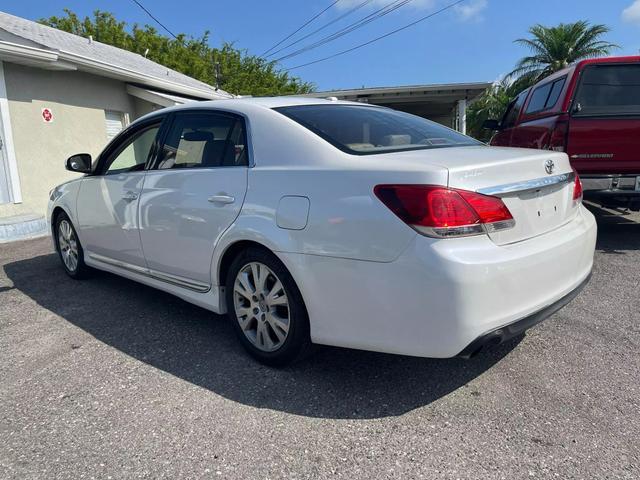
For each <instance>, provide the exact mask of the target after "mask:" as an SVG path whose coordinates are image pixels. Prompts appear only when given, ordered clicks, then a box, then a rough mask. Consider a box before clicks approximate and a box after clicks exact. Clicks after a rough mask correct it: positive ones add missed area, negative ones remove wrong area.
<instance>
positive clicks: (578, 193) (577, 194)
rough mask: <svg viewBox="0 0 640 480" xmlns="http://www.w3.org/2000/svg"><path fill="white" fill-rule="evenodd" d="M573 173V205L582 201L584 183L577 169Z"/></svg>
mask: <svg viewBox="0 0 640 480" xmlns="http://www.w3.org/2000/svg"><path fill="white" fill-rule="evenodd" d="M573 173H574V174H575V178H574V180H573V203H574V204H576V203H580V202H581V201H582V182H581V181H580V177H579V176H578V172H577V171H576V169H575V168H574V169H573Z"/></svg>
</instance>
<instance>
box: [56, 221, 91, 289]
mask: <svg viewBox="0 0 640 480" xmlns="http://www.w3.org/2000/svg"><path fill="white" fill-rule="evenodd" d="M54 228H55V232H54V238H55V242H56V246H57V247H58V248H57V250H58V255H59V256H60V260H61V261H62V266H63V267H64V270H65V271H66V272H67V275H69V276H70V277H72V278H75V279H79V278H83V277H85V276H86V275H87V274H88V273H89V267H87V266H86V265H85V263H84V252H83V250H82V245H81V244H80V240H79V239H78V234H77V233H76V230H75V228H74V227H73V224H72V223H71V220H70V219H69V217H68V216H67V214H66V213H60V214H58V216H57V217H56V221H55V227H54Z"/></svg>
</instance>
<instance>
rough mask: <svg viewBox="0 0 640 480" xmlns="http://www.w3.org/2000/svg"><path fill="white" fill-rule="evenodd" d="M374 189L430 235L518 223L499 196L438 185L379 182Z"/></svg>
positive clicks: (408, 221) (402, 216) (482, 230)
mask: <svg viewBox="0 0 640 480" xmlns="http://www.w3.org/2000/svg"><path fill="white" fill-rule="evenodd" d="M374 193H375V194H376V196H377V197H378V198H379V199H380V200H381V201H382V203H384V204H385V205H386V206H387V207H388V208H389V209H390V210H391V211H392V212H393V213H395V214H396V215H397V216H398V217H399V218H400V219H401V220H402V221H403V222H405V223H406V224H407V225H409V226H411V227H412V228H414V229H415V230H417V231H418V232H420V233H422V234H423V235H428V236H430V237H439V238H444V237H459V236H465V235H479V234H483V233H487V232H494V231H497V230H503V229H506V228H511V227H513V226H514V225H515V220H514V219H513V217H512V216H511V212H509V209H508V208H507V206H506V205H505V204H504V202H503V201H502V200H501V199H499V198H498V197H492V196H489V195H481V194H479V193H475V192H469V191H467V190H458V189H454V188H446V187H441V186H436V185H378V186H376V187H375V189H374Z"/></svg>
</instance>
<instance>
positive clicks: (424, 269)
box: [48, 97, 596, 365]
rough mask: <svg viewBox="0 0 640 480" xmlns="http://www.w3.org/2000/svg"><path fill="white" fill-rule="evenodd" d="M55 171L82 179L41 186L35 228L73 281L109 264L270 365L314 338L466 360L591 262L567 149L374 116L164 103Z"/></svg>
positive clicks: (567, 292)
mask: <svg viewBox="0 0 640 480" xmlns="http://www.w3.org/2000/svg"><path fill="white" fill-rule="evenodd" d="M67 169H69V170H71V171H73V172H78V173H82V174H84V175H82V176H81V177H79V178H77V179H75V180H72V181H70V182H68V183H65V184H63V185H60V186H58V187H56V188H55V189H54V190H53V191H52V192H51V200H50V204H49V210H48V218H49V219H50V223H51V227H52V232H53V241H54V245H55V248H56V250H57V252H58V253H59V255H60V258H61V260H62V265H63V267H64V269H65V270H66V272H67V273H68V274H69V275H70V276H71V277H73V278H82V277H85V276H86V274H87V273H88V272H89V271H90V270H91V269H99V270H105V271H108V272H112V273H115V274H117V275H121V276H123V277H127V278H129V279H132V280H135V281H138V282H140V283H144V284H146V285H150V286H152V287H155V288H158V289H161V290H164V291H167V292H170V293H172V294H174V295H177V296H178V297H180V298H183V299H184V300H186V301H188V302H191V303H194V304H196V305H199V306H201V307H203V308H206V309H209V310H211V311H213V312H216V313H225V312H226V313H227V314H228V316H229V319H230V321H231V322H232V324H233V326H234V329H235V330H236V332H237V334H238V338H239V340H240V342H241V343H242V345H243V346H244V347H245V348H246V350H247V351H248V352H249V353H250V354H251V355H252V356H254V357H255V358H257V359H258V360H260V361H262V362H264V363H267V364H271V365H283V364H286V363H288V362H291V361H292V360H294V359H296V358H298V357H299V356H300V355H302V354H303V353H304V352H305V351H306V350H307V349H308V347H309V346H310V345H311V344H312V343H316V344H325V345H335V346H341V347H350V348H356V349H365V350H374V351H380V352H389V353H396V354H405V355H414V356H426V357H440V358H443V357H453V356H463V357H469V356H471V355H473V354H474V353H476V352H477V351H479V350H480V349H482V348H483V347H484V346H486V345H488V344H495V343H500V342H502V341H504V340H506V339H509V338H511V337H514V336H516V335H519V334H521V333H522V332H524V331H525V330H526V329H527V328H529V327H531V326H532V325H534V324H536V323H538V322H540V321H541V320H543V319H544V318H546V317H548V316H549V315H551V314H552V313H554V312H555V311H557V310H558V309H559V308H561V307H562V306H563V305H565V304H566V303H567V302H569V301H570V300H571V299H572V298H573V297H574V296H575V295H576V294H577V293H578V292H579V290H580V289H581V287H582V286H583V285H584V284H585V283H586V282H587V281H588V278H589V275H590V272H591V268H592V263H593V254H594V248H595V240H596V224H595V221H594V218H593V216H592V215H591V214H590V213H589V212H588V211H587V210H586V209H585V208H584V207H583V206H582V203H581V199H582V187H581V183H580V180H579V178H578V175H577V174H576V173H575V171H573V170H572V168H571V166H570V164H569V161H568V158H567V155H566V154H564V153H559V152H552V151H541V150H525V149H514V148H498V147H490V146H487V145H485V144H482V143H480V142H478V141H476V140H474V139H472V138H469V137H467V136H464V135H462V134H460V133H458V132H455V131H453V130H451V129H448V128H446V127H443V126H441V125H438V124H435V123H433V122H430V121H428V120H425V119H423V118H420V117H416V116H413V115H409V114H406V113H402V112H398V111H394V110H390V109H387V108H382V107H377V106H371V105H365V104H357V103H350V102H339V101H331V100H318V99H306V98H295V97H283V98H264V99H234V100H222V101H214V102H198V103H192V104H189V105H184V106H179V107H174V108H167V109H163V110H160V111H157V112H153V113H151V114H149V115H147V116H145V117H142V118H140V119H139V120H137V121H135V122H133V123H132V124H131V125H130V126H129V127H127V128H126V129H125V130H124V131H123V132H121V133H120V134H119V135H118V136H117V137H116V138H115V139H114V140H113V141H111V142H110V143H109V144H108V145H107V147H106V148H105V149H104V151H103V152H102V153H101V154H100V155H99V156H98V157H97V158H95V159H92V158H91V157H90V156H89V155H88V154H78V155H74V156H72V157H70V158H69V159H68V160H67ZM131 321H132V322H133V321H135V319H133V318H132V320H131Z"/></svg>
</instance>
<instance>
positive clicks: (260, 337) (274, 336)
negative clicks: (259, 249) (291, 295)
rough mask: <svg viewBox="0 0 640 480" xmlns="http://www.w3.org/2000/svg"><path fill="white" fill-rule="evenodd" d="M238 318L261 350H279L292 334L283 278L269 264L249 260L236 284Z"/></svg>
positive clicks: (235, 301) (234, 297) (250, 339)
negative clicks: (290, 332) (281, 279)
mask: <svg viewBox="0 0 640 480" xmlns="http://www.w3.org/2000/svg"><path fill="white" fill-rule="evenodd" d="M233 300H234V302H233V303H234V308H235V313H236V318H237V320H238V323H239V325H240V328H241V329H242V332H243V333H244V335H245V337H246V338H247V339H248V340H249V341H250V342H251V344H252V345H254V346H255V347H256V348H258V349H259V350H262V351H263V352H273V351H275V350H278V349H279V348H280V347H281V346H282V344H283V343H284V342H285V340H286V339H287V336H288V335H289V326H290V309H289V300H288V298H287V294H286V292H285V291H284V287H283V285H282V282H281V281H280V279H279V278H278V277H277V276H276V274H275V273H273V271H272V270H271V269H269V267H267V266H266V265H264V264H263V263H260V262H250V263H248V264H246V265H245V266H244V267H242V268H241V269H240V271H239V272H238V274H237V275H236V279H235V282H234V286H233Z"/></svg>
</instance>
